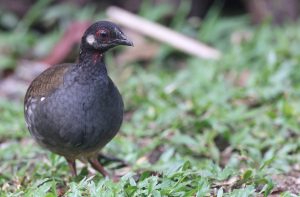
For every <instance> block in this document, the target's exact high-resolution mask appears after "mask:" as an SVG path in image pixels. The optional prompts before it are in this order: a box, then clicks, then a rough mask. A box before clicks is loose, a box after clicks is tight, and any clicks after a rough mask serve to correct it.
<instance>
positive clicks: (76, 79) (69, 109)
mask: <svg viewBox="0 0 300 197" xmlns="http://www.w3.org/2000/svg"><path fill="white" fill-rule="evenodd" d="M119 45H125V46H133V43H132V41H131V40H130V39H129V38H128V37H127V36H126V35H125V34H124V33H123V31H122V30H121V28H120V27H119V26H118V25H116V24H115V23H113V22H110V21H98V22H95V23H93V24H92V25H91V26H90V27H88V28H87V30H86V31H85V32H84V34H83V36H82V38H81V43H80V51H79V58H78V61H77V63H63V64H59V65H55V66H51V67H50V68H48V69H46V70H45V71H44V72H42V73H41V74H40V75H39V76H37V77H36V78H35V79H34V80H33V81H32V82H31V84H30V85H29V87H28V89H27V92H26V94H25V98H24V116H25V122H26V125H27V128H28V130H29V132H30V134H31V136H32V137H33V138H34V140H35V141H36V142H37V143H38V144H39V145H40V146H42V147H44V148H46V149H48V150H50V151H51V152H53V153H56V154H58V155H61V156H63V157H65V159H66V161H67V163H68V166H69V167H70V171H71V174H72V175H73V176H77V171H76V160H83V161H87V162H88V163H90V164H91V166H92V167H93V168H94V169H95V170H97V171H98V172H100V173H101V174H102V175H103V176H104V177H109V176H110V174H109V173H108V172H107V171H106V170H105V169H104V167H103V166H102V165H101V164H100V162H99V161H98V159H97V155H98V152H99V151H100V150H101V149H102V148H103V147H104V146H105V145H106V144H107V143H108V142H110V141H111V140H112V139H113V138H114V136H115V135H116V134H117V133H118V131H119V129H120V127H121V124H122V121H123V113H124V103H123V99H122V96H121V94H120V92H119V90H118V89H117V87H116V86H115V84H114V83H113V81H112V79H111V78H110V77H109V76H108V72H107V68H106V64H105V61H104V54H105V52H107V51H108V50H109V49H111V48H113V47H116V46H119Z"/></svg>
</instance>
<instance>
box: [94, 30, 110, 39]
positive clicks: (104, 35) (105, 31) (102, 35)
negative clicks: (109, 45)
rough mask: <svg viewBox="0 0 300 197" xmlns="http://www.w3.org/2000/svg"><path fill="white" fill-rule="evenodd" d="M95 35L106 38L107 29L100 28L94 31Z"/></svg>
mask: <svg viewBox="0 0 300 197" xmlns="http://www.w3.org/2000/svg"><path fill="white" fill-rule="evenodd" d="M96 36H97V37H101V38H103V39H106V38H108V31H107V30H106V29H100V30H98V31H97V32H96Z"/></svg>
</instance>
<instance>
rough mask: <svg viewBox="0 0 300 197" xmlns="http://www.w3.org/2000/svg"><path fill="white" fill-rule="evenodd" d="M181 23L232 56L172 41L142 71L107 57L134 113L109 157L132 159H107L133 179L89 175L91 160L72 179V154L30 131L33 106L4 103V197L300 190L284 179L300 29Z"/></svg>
mask: <svg viewBox="0 0 300 197" xmlns="http://www.w3.org/2000/svg"><path fill="white" fill-rule="evenodd" d="M184 9H185V8H184V7H183V8H182V13H183V14H184ZM157 12H158V13H159V12H160V11H159V10H158V11H157ZM161 12H162V11H161ZM141 15H144V16H147V13H141ZM158 18H159V17H158ZM152 19H153V20H156V19H155V18H153V17H152ZM174 20H175V19H174ZM176 20H177V21H178V22H177V23H174V24H171V26H173V27H174V28H175V29H180V30H181V31H183V32H185V33H187V34H190V35H193V36H196V37H197V36H199V37H200V38H201V40H204V41H205V42H207V43H210V44H211V45H213V46H215V47H217V48H219V49H220V50H222V51H223V53H224V55H223V57H222V58H221V59H220V60H218V61H205V60H200V59H196V58H193V57H190V56H186V55H178V52H176V51H174V50H173V49H170V48H169V47H166V46H162V47H161V49H160V52H159V54H158V56H156V57H155V58H154V59H153V61H150V62H147V63H143V67H142V66H141V64H140V63H132V64H130V65H126V66H123V67H120V66H117V65H116V62H115V61H114V59H113V58H112V56H111V55H109V56H108V57H107V63H108V64H109V65H110V66H109V71H110V74H111V76H112V78H113V79H114V81H116V83H117V84H118V87H119V89H120V91H121V92H122V95H123V97H124V100H125V104H126V114H125V122H124V124H123V126H122V128H121V131H120V134H119V135H118V136H117V137H116V138H115V139H114V140H113V141H112V142H111V143H110V144H109V145H108V146H106V147H105V148H104V150H103V153H105V154H108V155H111V156H115V157H118V158H122V159H124V160H125V161H126V162H127V163H129V166H128V167H125V168H117V166H116V165H115V164H109V165H107V166H106V167H107V168H108V170H109V171H110V172H114V173H115V174H125V175H124V176H123V177H122V178H121V180H120V181H119V182H118V183H113V182H112V181H111V180H109V179H103V178H102V177H101V176H100V175H99V174H97V173H95V174H93V176H90V174H89V173H88V171H87V168H86V167H85V166H84V165H80V166H79V167H78V170H79V172H80V175H79V176H78V177H77V178H72V177H70V173H69V171H68V166H67V163H66V162H65V160H64V159H63V158H61V157H59V156H57V155H54V154H51V153H49V152H47V151H46V150H43V149H41V148H40V147H38V146H37V145H36V144H35V143H34V142H33V140H32V139H31V138H30V136H29V133H28V132H27V130H26V128H25V125H24V118H23V106H22V103H21V102H20V103H18V102H17V103H16V102H11V101H8V100H5V99H1V101H0V114H1V117H0V163H1V165H0V188H1V190H0V196H47V197H51V196H57V195H59V194H60V193H64V192H66V193H65V195H66V196H210V195H213V196H218V197H221V196H258V195H261V196H269V195H271V193H275V192H276V191H278V192H277V194H280V193H281V196H292V193H293V192H294V193H296V194H297V193H298V192H299V191H300V190H299V188H298V190H297V188H296V189H294V190H293V189H291V188H289V184H287V185H284V183H289V181H291V180H290V179H288V178H289V177H290V178H291V179H292V177H293V176H292V175H293V174H294V173H297V170H299V166H298V165H297V164H299V163H300V154H299V148H300V141H299V138H298V137H299V121H300V90H299V88H300V75H299V70H300V64H299V62H300V59H299V58H300V55H299V51H300V48H299V46H300V26H299V24H291V25H286V26H284V27H281V28H279V27H271V26H270V25H268V24H264V25H262V26H259V27H253V26H252V25H250V24H249V22H248V19H247V18H230V19H226V18H223V19H220V18H218V17H217V14H212V16H211V17H210V18H208V19H207V20H206V21H205V23H204V24H203V26H202V27H203V28H202V29H201V30H200V31H194V30H193V28H191V26H189V24H186V23H182V20H181V19H180V17H178V18H177V19H176ZM243 32H246V33H243ZM298 69H299V70H298ZM280 184H281V185H280ZM291 184H294V183H292V182H291ZM279 186H280V187H279ZM294 186H295V184H294ZM295 187H296V186H295ZM285 190H290V192H288V191H286V192H285Z"/></svg>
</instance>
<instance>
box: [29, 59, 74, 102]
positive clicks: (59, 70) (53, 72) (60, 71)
mask: <svg viewBox="0 0 300 197" xmlns="http://www.w3.org/2000/svg"><path fill="white" fill-rule="evenodd" d="M70 66H71V64H62V65H59V66H53V67H51V68H49V69H47V70H45V71H44V72H43V73H42V74H40V75H39V76H38V77H37V78H35V79H34V80H33V81H32V82H31V84H30V86H29V88H28V90H27V93H26V96H25V101H26V100H27V99H28V98H29V97H33V98H35V97H47V96H48V95H49V94H51V93H52V92H53V91H55V90H56V89H57V88H58V86H59V85H61V84H62V83H63V77H64V74H65V73H66V72H67V71H68V69H69V68H70Z"/></svg>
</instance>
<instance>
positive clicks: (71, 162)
mask: <svg viewBox="0 0 300 197" xmlns="http://www.w3.org/2000/svg"><path fill="white" fill-rule="evenodd" d="M66 160H67V162H68V165H69V168H70V170H71V173H72V176H77V171H76V162H75V159H69V158H66Z"/></svg>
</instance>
